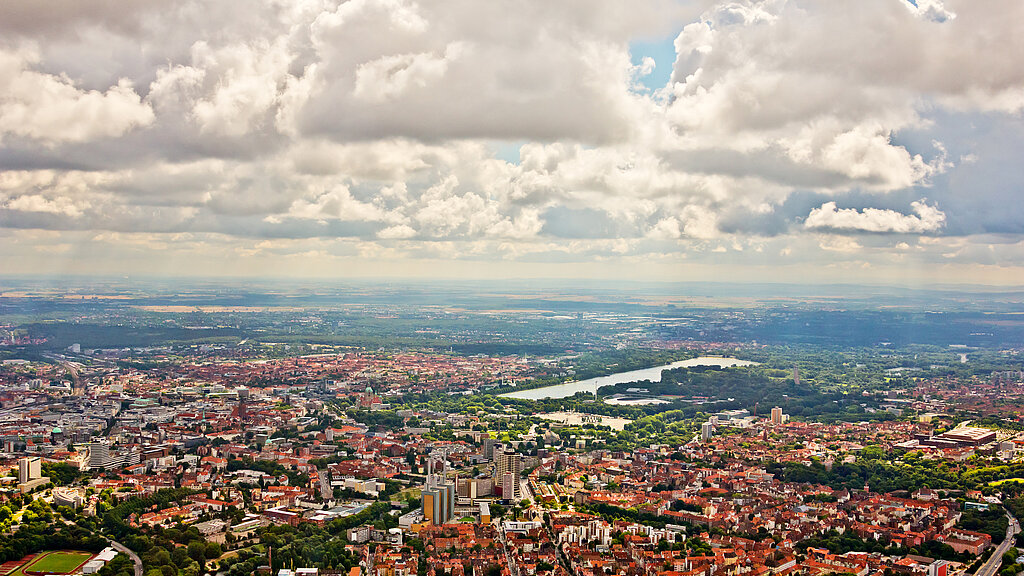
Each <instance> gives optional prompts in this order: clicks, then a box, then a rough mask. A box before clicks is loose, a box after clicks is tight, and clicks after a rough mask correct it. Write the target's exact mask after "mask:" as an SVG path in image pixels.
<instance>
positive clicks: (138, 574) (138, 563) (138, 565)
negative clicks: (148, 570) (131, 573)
mask: <svg viewBox="0 0 1024 576" xmlns="http://www.w3.org/2000/svg"><path fill="white" fill-rule="evenodd" d="M110 545H111V546H112V547H113V548H114V550H117V551H118V552H124V553H125V554H127V555H128V557H129V558H131V559H132V562H135V576H142V559H140V558H139V555H138V554H136V553H135V552H132V551H131V550H130V549H129V548H128V547H127V546H125V545H124V544H121V543H120V542H114V541H113V540H111V541H110Z"/></svg>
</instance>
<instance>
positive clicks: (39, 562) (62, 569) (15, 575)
mask: <svg viewBox="0 0 1024 576" xmlns="http://www.w3.org/2000/svg"><path fill="white" fill-rule="evenodd" d="M90 558H92V554H90V553H89V552H72V551H60V552H47V553H44V554H41V555H39V556H36V557H35V559H33V560H32V561H31V562H29V563H28V564H26V565H24V566H22V567H21V568H18V569H17V570H15V571H13V572H11V573H10V574H9V575H8V576H40V575H41V574H70V573H72V572H74V571H75V570H77V569H78V568H79V567H80V566H81V565H82V564H85V563H86V562H88V561H89V559H90Z"/></svg>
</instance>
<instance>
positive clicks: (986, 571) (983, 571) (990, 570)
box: [136, 514, 1020, 576]
mask: <svg viewBox="0 0 1024 576" xmlns="http://www.w3.org/2000/svg"><path fill="white" fill-rule="evenodd" d="M1006 517H1007V518H1009V519H1010V525H1009V526H1007V527H1006V538H1004V539H1003V542H1002V544H1000V545H999V546H997V547H996V551H995V552H993V553H992V556H990V557H989V559H988V562H985V563H984V564H982V565H981V568H978V571H977V572H975V573H974V576H994V574H995V573H996V571H997V570H999V567H1000V566H1002V565H1003V554H1005V553H1006V551H1007V550H1009V549H1010V546H1013V544H1014V542H1015V541H1016V538H1015V536H1016V535H1017V533H1018V532H1020V524H1019V523H1018V522H1017V519H1016V518H1014V517H1013V516H1010V515H1009V514H1007V515H1006ZM136 576H138V575H136Z"/></svg>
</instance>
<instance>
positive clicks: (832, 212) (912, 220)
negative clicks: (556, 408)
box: [804, 199, 946, 234]
mask: <svg viewBox="0 0 1024 576" xmlns="http://www.w3.org/2000/svg"><path fill="white" fill-rule="evenodd" d="M911 208H913V211H914V215H910V214H901V213H899V212H896V211H895V210H879V209H877V208H865V209H864V210H857V209H854V208H844V209H837V208H836V203H835V202H826V203H824V204H822V205H821V206H820V207H818V208H815V209H814V210H811V213H810V214H809V215H808V216H807V219H806V220H805V221H804V227H806V228H811V229H813V228H827V229H833V230H848V231H862V232H893V233H900V234H921V233H926V232H935V231H936V230H939V229H940V228H942V226H943V225H944V224H945V222H946V215H945V214H944V213H943V212H942V211H941V210H939V209H938V207H936V206H933V205H930V204H928V203H927V202H926V200H925V199H921V200H918V201H917V202H913V203H911Z"/></svg>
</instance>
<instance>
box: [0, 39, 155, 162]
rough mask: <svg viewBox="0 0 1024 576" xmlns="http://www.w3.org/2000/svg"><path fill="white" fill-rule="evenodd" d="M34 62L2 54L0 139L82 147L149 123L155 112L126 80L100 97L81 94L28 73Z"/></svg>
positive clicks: (58, 80)
mask: <svg viewBox="0 0 1024 576" xmlns="http://www.w3.org/2000/svg"><path fill="white" fill-rule="evenodd" d="M35 60H37V56H35V55H33V54H26V53H19V52H15V53H10V52H4V51H0V138H2V137H3V136H5V135H7V136H20V137H25V138H29V139H32V140H37V141H39V142H42V143H43V144H44V145H54V144H57V143H61V142H84V141H89V140H94V139H98V138H109V137H116V136H121V135H123V134H125V133H126V132H128V131H129V130H131V129H133V128H135V127H139V126H146V125H148V124H150V123H152V122H153V110H152V109H151V108H150V107H149V106H148V105H147V104H145V103H143V102H142V99H141V98H140V97H139V95H138V94H137V93H136V92H135V90H134V88H133V86H132V82H131V81H130V80H129V79H127V78H122V79H120V80H119V81H118V82H117V84H115V85H114V86H110V87H109V88H107V89H106V90H105V91H103V92H100V91H98V90H81V89H79V88H78V87H76V86H75V84H74V82H73V81H71V79H70V78H68V77H66V76H63V75H54V74H46V73H43V72H38V71H35V70H32V69H31V68H30V66H31V64H32V63H33V61H35Z"/></svg>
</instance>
